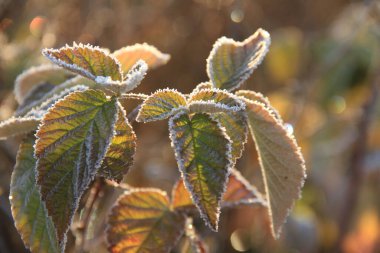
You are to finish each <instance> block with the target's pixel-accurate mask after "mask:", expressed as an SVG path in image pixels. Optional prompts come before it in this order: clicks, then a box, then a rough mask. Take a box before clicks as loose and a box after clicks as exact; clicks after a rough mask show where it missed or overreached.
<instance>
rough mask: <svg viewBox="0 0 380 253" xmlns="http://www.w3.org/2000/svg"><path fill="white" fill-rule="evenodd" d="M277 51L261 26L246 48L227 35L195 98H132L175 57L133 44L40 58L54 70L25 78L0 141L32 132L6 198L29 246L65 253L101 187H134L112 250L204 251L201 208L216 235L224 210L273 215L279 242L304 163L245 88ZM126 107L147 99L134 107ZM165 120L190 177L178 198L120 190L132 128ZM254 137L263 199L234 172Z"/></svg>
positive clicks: (115, 219)
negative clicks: (80, 215) (258, 208)
mask: <svg viewBox="0 0 380 253" xmlns="http://www.w3.org/2000/svg"><path fill="white" fill-rule="evenodd" d="M269 45H270V36H269V34H268V33H267V32H266V31H264V30H262V29H259V30H257V32H256V33H254V34H253V35H252V36H250V37H249V38H247V39H246V40H244V41H243V42H236V41H234V40H232V39H228V38H225V37H222V38H220V39H219V40H217V42H216V43H215V44H214V46H213V49H212V51H211V53H210V56H209V57H208V59H207V74H208V76H209V78H210V80H209V81H207V82H204V83H201V84H199V85H197V86H196V87H195V89H194V90H193V91H192V92H191V94H182V93H180V92H179V91H177V90H174V89H169V88H166V89H162V90H157V91H156V92H154V93H153V94H151V95H149V96H148V95H145V94H136V93H131V91H132V90H133V89H134V88H135V87H137V86H138V85H139V84H140V83H141V81H142V80H143V78H144V76H145V74H146V72H147V70H148V67H149V68H155V67H158V66H160V65H163V64H165V63H167V62H168V60H169V58H170V56H169V55H167V54H163V53H161V52H160V51H158V50H157V49H156V48H154V47H152V46H149V45H147V44H136V45H134V46H128V47H125V48H122V49H120V50H118V51H116V52H114V53H112V54H110V53H108V51H107V50H104V49H101V48H99V47H93V46H89V45H82V44H79V45H77V44H75V43H74V45H73V46H65V47H63V48H60V49H45V50H43V52H42V53H43V55H44V56H46V57H47V58H48V59H49V60H50V61H51V62H52V63H54V64H55V65H42V66H39V67H34V68H31V69H29V70H27V71H25V72H24V73H22V74H21V75H20V76H19V77H18V78H17V80H16V84H15V90H14V92H15V97H16V99H17V101H18V103H19V107H18V109H17V111H16V112H15V115H14V117H12V118H11V119H9V120H6V121H4V122H2V123H1V124H0V138H7V137H9V136H14V135H21V134H23V135H25V138H24V140H23V141H22V143H21V145H20V148H19V151H18V154H17V162H16V165H15V168H14V171H13V175H12V179H11V186H10V198H9V199H10V202H11V207H12V214H13V217H14V221H15V225H16V228H17V229H18V232H19V233H20V234H21V237H22V239H23V241H24V243H25V245H26V247H28V248H29V249H30V250H31V251H32V252H64V251H65V246H66V240H67V233H68V230H69V229H70V227H71V226H72V224H73V219H74V215H75V214H76V213H77V212H78V209H86V208H88V206H87V205H86V206H84V207H83V205H81V204H80V202H81V199H82V198H84V196H86V198H87V201H90V202H91V201H93V200H90V198H93V199H94V198H96V196H93V195H87V194H86V195H84V194H85V192H86V190H87V189H88V188H89V187H90V186H91V185H92V187H93V188H94V187H99V185H102V184H108V185H112V186H113V187H119V188H120V187H124V188H123V189H124V190H125V191H124V193H123V194H122V195H121V196H119V198H118V200H117V202H116V204H115V205H114V207H113V208H112V209H111V211H110V214H109V217H108V225H107V229H106V232H105V233H106V237H107V241H108V249H109V251H110V252H169V251H170V250H171V249H172V248H173V247H174V246H175V245H176V243H177V242H178V240H179V239H180V238H181V236H185V237H187V238H188V240H189V242H190V246H189V247H190V248H189V249H188V250H189V252H205V247H204V245H203V242H202V241H201V240H200V238H199V236H198V235H197V234H196V231H195V229H194V227H193V226H192V218H193V217H194V215H195V214H196V212H194V210H198V212H199V214H200V216H201V217H202V219H203V220H204V223H205V224H206V225H207V226H208V227H209V228H210V229H211V230H213V231H217V230H218V221H219V215H220V212H221V210H222V209H223V208H226V207H235V206H239V205H255V204H258V205H262V206H265V207H267V209H268V213H269V217H270V221H271V229H272V233H273V235H274V237H276V238H278V236H279V234H280V231H281V227H282V225H283V223H284V222H285V220H286V218H287V216H288V214H289V211H290V209H291V208H292V206H293V205H294V202H295V200H297V199H298V198H299V197H300V190H301V188H302V185H303V183H304V179H305V166H304V160H303V158H302V155H301V152H300V149H299V147H298V146H297V144H296V141H295V139H294V137H293V136H292V134H291V133H289V132H287V131H286V128H285V127H284V123H283V121H282V120H281V117H280V115H279V113H278V112H277V111H276V110H275V109H274V108H273V107H272V106H271V105H270V103H269V101H268V99H267V98H266V97H264V96H263V95H262V94H260V93H257V92H254V91H249V90H237V89H238V88H239V87H240V85H241V84H242V83H244V82H245V81H246V80H247V78H248V77H249V76H250V75H251V74H252V72H253V70H254V69H255V68H256V67H257V66H258V65H259V64H260V63H261V61H262V60H263V58H264V56H265V54H266V53H267V51H268V47H269ZM120 99H138V100H142V101H143V102H142V103H141V104H140V106H138V107H137V108H132V109H131V110H130V108H124V107H123V106H122V105H121V103H120V102H119V100H120ZM127 111H128V113H129V114H127ZM164 119H169V132H170V140H171V144H172V147H173V149H174V154H175V158H176V160H177V163H178V168H179V171H180V173H181V178H180V179H179V180H178V182H177V183H176V184H175V185H174V187H173V190H172V193H171V198H169V197H168V196H167V194H166V193H165V192H163V191H161V190H159V189H153V188H132V187H125V185H124V184H122V183H121V181H122V180H123V177H124V175H125V174H126V173H127V172H128V170H129V168H130V167H131V166H132V164H133V156H134V153H135V150H136V135H135V133H134V131H133V129H132V126H131V122H133V121H137V122H150V121H156V120H164ZM248 132H250V134H251V136H252V138H253V140H254V143H255V146H256V150H257V153H258V156H259V162H260V166H261V170H262V175H263V182H264V185H265V194H263V195H262V194H261V193H260V192H259V191H258V190H257V189H256V188H255V187H254V186H252V185H250V183H248V181H247V180H246V179H244V177H243V176H242V175H241V174H240V173H239V172H238V171H237V169H236V168H235V163H236V160H237V159H239V158H240V156H241V155H242V152H243V150H244V144H245V143H246V141H247V135H248ZM94 181H95V183H93V182H94ZM112 181H113V182H112ZM84 200H85V199H84ZM82 202H83V200H82ZM80 207H81V208H80ZM79 211H80V212H82V211H83V210H79ZM84 216H85V218H84V219H86V215H84ZM86 222H88V220H86ZM94 222H96V221H94ZM85 239H86V238H81V240H85ZM78 247H79V246H78Z"/></svg>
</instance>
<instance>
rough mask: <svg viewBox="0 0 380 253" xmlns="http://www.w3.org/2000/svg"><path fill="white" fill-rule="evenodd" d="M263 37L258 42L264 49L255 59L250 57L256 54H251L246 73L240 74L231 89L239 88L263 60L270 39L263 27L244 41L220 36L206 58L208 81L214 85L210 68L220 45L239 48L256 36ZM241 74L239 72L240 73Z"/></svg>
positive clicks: (212, 72)
mask: <svg viewBox="0 0 380 253" xmlns="http://www.w3.org/2000/svg"><path fill="white" fill-rule="evenodd" d="M259 36H261V37H263V39H264V40H263V41H262V42H260V43H261V44H262V45H263V47H264V49H263V51H262V52H260V55H259V56H258V57H257V58H256V59H255V60H253V59H252V58H253V57H255V56H256V54H254V55H252V56H251V57H250V59H249V61H248V62H249V63H248V66H247V67H248V69H247V70H248V71H247V72H246V73H244V74H243V76H241V77H240V78H239V79H240V81H239V82H238V83H237V84H236V85H235V86H234V87H233V88H231V89H230V90H233V89H237V88H239V87H240V86H241V85H242V84H243V83H244V81H245V80H247V79H248V77H249V76H250V75H251V74H252V72H253V71H254V70H255V69H256V68H257V66H259V65H260V64H261V62H262V61H263V59H264V57H265V55H266V54H267V53H268V51H269V46H270V44H271V39H270V34H269V33H268V32H267V31H265V30H264V29H262V28H259V29H257V31H256V32H255V33H254V34H253V35H251V36H250V37H248V38H247V39H245V40H244V41H241V42H240V41H235V40H233V39H230V38H227V37H224V36H223V37H221V38H219V39H218V40H217V41H216V42H215V43H214V45H213V47H212V50H211V52H210V55H209V57H208V58H207V60H206V63H207V64H206V69H207V75H208V76H209V78H210V81H211V82H212V83H213V85H215V79H214V74H215V73H214V70H213V68H212V63H211V61H212V59H213V58H214V57H215V55H216V53H217V51H218V49H219V48H220V47H221V46H222V45H225V44H230V45H233V46H235V47H237V48H241V47H244V46H245V45H247V44H249V43H250V42H251V41H252V40H254V39H256V38H257V37H259ZM240 74H241V73H240Z"/></svg>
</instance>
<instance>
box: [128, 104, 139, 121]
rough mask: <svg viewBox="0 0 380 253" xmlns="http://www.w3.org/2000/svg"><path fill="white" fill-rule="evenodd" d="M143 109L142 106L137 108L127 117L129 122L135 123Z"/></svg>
mask: <svg viewBox="0 0 380 253" xmlns="http://www.w3.org/2000/svg"><path fill="white" fill-rule="evenodd" d="M140 108H141V104H139V105H138V106H136V107H135V109H133V110H132V111H131V112H130V113H129V114H128V116H127V118H128V120H129V122H133V121H135V120H136V117H137V114H138V113H139V110H140Z"/></svg>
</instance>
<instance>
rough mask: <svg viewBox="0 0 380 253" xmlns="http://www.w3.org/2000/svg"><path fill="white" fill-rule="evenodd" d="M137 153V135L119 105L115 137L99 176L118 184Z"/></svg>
mask: <svg viewBox="0 0 380 253" xmlns="http://www.w3.org/2000/svg"><path fill="white" fill-rule="evenodd" d="M135 152H136V135H135V133H134V131H133V129H132V126H131V125H130V124H129V122H128V119H127V117H126V115H125V111H124V109H123V108H122V107H121V106H120V105H119V113H118V118H117V121H116V124H115V135H114V136H113V138H112V140H111V144H110V146H109V148H108V151H107V153H106V156H105V157H104V160H103V163H102V167H101V168H100V170H99V174H100V175H102V176H104V177H106V178H108V179H110V180H114V181H116V182H118V183H120V182H121V180H122V179H123V176H124V175H125V174H126V173H127V172H128V170H129V168H130V167H131V166H132V164H133V156H134V154H135Z"/></svg>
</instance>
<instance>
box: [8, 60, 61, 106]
mask: <svg viewBox="0 0 380 253" xmlns="http://www.w3.org/2000/svg"><path fill="white" fill-rule="evenodd" d="M51 71H63V70H62V68H60V67H58V66H56V65H52V64H43V65H40V66H35V67H31V68H29V69H27V70H25V71H24V72H22V73H21V74H20V75H18V76H17V78H16V80H15V87H14V90H13V92H14V94H15V98H16V100H17V102H18V103H19V104H22V103H23V102H24V99H25V97H26V94H27V93H28V91H30V90H31V89H32V88H33V87H34V86H35V85H38V84H41V82H40V81H42V80H40V81H37V83H32V84H30V83H29V80H28V79H30V78H31V76H32V77H33V76H36V75H43V74H44V73H47V72H51Z"/></svg>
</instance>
